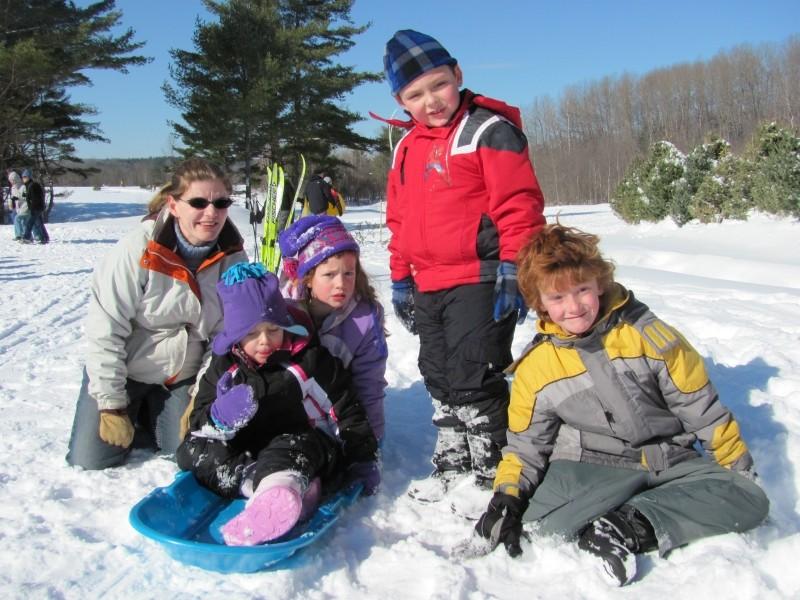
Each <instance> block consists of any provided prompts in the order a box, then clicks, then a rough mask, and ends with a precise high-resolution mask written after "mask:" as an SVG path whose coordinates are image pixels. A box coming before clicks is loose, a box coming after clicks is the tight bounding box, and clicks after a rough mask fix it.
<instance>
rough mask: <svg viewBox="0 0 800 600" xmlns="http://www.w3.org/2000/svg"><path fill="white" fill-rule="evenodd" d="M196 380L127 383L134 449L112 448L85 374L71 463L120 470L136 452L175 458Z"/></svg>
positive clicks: (70, 445)
mask: <svg viewBox="0 0 800 600" xmlns="http://www.w3.org/2000/svg"><path fill="white" fill-rule="evenodd" d="M193 384H194V378H191V379H185V380H183V381H179V382H177V383H175V384H173V385H170V386H168V387H165V386H163V385H155V384H149V383H141V382H139V381H134V380H133V379H128V380H126V383H125V390H126V392H127V393H128V400H129V404H128V416H129V417H130V419H131V422H132V423H133V425H134V427H135V428H136V435H135V437H134V439H133V444H132V446H131V448H120V447H119V446H112V445H111V444H107V443H105V442H104V441H103V440H101V439H100V434H99V433H98V432H97V429H98V427H99V425H100V411H99V410H98V409H97V401H96V400H95V399H94V398H92V397H91V396H90V395H89V378H88V376H87V375H86V369H84V371H83V382H82V383H81V391H80V393H79V395H78V403H77V405H76V407H75V419H74V421H73V423H72V434H71V435H70V440H69V451H68V452H67V463H68V464H70V465H72V466H76V467H83V468H84V469H87V470H100V469H105V468H108V467H116V466H118V465H121V464H122V463H123V462H125V459H126V458H127V456H128V454H129V453H130V451H131V449H132V448H143V447H144V448H152V449H154V450H158V451H160V452H161V453H162V454H165V455H169V454H174V453H175V450H177V448H178V445H179V444H180V443H181V439H180V436H179V433H178V432H179V430H180V419H181V415H183V412H184V411H185V410H186V407H187V406H188V405H189V389H190V388H191V386H192V385H193Z"/></svg>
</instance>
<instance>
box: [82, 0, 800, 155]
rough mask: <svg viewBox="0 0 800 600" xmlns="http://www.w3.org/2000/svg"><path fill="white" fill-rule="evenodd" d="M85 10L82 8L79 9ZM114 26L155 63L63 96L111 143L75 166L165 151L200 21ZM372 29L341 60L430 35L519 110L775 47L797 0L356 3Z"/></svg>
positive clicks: (152, 8)
mask: <svg viewBox="0 0 800 600" xmlns="http://www.w3.org/2000/svg"><path fill="white" fill-rule="evenodd" d="M77 4H79V5H84V6H85V5H87V4H89V0H78V2H77ZM117 7H118V8H119V9H120V10H121V11H122V12H123V18H122V24H123V27H124V28H127V27H132V28H133V29H134V30H135V31H136V34H137V35H136V39H137V40H139V41H146V42H147V43H146V45H145V47H144V48H143V49H142V51H141V53H142V54H144V55H146V56H152V57H153V58H154V60H153V62H152V63H150V64H148V65H146V66H143V67H133V68H131V70H130V72H129V73H128V74H127V75H123V74H120V73H106V72H91V73H90V77H91V78H92V80H93V82H94V85H93V86H92V87H83V88H75V89H73V90H71V95H72V98H73V100H75V101H79V102H83V103H86V104H90V105H92V106H94V107H95V108H96V109H97V111H98V114H97V115H96V116H95V117H94V118H93V119H91V120H93V121H96V122H97V123H98V124H99V125H100V128H101V130H102V132H103V134H104V135H105V137H107V138H109V139H110V141H111V143H109V144H101V143H84V142H78V143H76V147H77V153H78V156H80V157H81V158H132V157H137V158H139V157H147V156H159V155H164V154H168V153H169V149H170V132H171V129H170V127H169V125H168V123H167V121H168V120H173V121H174V120H180V114H179V113H178V112H177V111H175V109H173V108H172V107H170V106H168V105H167V103H166V101H165V100H164V96H163V93H162V92H161V84H162V83H163V82H164V81H166V80H168V79H169V61H170V56H169V50H170V49H171V48H183V49H192V32H193V31H194V27H195V21H196V19H197V18H200V19H201V20H207V19H209V18H210V17H209V15H208V14H207V13H206V11H205V9H204V8H203V5H202V2H201V1H200V0H117ZM351 15H352V18H353V21H354V22H355V23H356V24H358V25H361V24H365V23H367V22H371V23H372V26H371V27H370V28H369V29H368V30H367V31H366V32H365V33H363V34H362V35H360V36H358V37H357V38H356V45H355V46H354V47H353V48H352V49H351V50H350V52H348V53H347V54H345V55H341V56H340V60H339V62H340V63H342V64H346V65H352V66H354V67H356V68H357V69H359V70H372V71H379V70H381V69H382V56H383V48H384V44H385V43H386V40H387V39H389V37H391V35H392V34H393V33H394V32H395V31H396V30H398V29H409V28H410V29H417V30H419V31H423V32H425V33H428V34H430V35H433V36H434V37H436V38H437V39H439V41H440V42H441V43H442V44H444V45H445V46H446V47H447V48H448V50H449V51H450V53H451V54H453V55H454V56H455V57H456V58H457V59H458V61H459V63H460V64H461V67H462V69H463V71H464V76H465V86H466V87H469V88H470V89H472V90H473V91H476V92H480V93H482V94H486V95H488V96H493V97H496V98H499V99H502V100H505V101H506V102H508V103H510V104H515V105H517V106H520V107H522V108H525V107H526V106H529V105H530V104H531V102H532V101H533V99H534V98H536V97H537V96H542V95H545V94H549V95H551V96H554V97H556V96H558V95H559V94H560V93H561V91H562V90H563V89H564V88H565V87H566V86H569V85H572V84H580V83H585V82H590V81H594V80H597V79H600V78H602V77H604V76H606V75H610V76H615V75H621V74H622V73H626V72H627V73H632V74H634V75H641V74H643V73H646V72H647V71H649V70H651V69H654V68H658V67H665V66H669V65H672V64H676V63H681V62H693V61H696V60H706V59H709V58H711V57H712V56H714V54H716V53H717V52H719V51H720V50H728V49H730V48H733V47H734V46H737V45H740V44H751V45H759V44H762V43H781V42H783V41H785V40H786V39H787V38H788V37H789V36H791V35H798V34H800V1H798V0H761V1H757V0H752V1H746V0H728V1H723V0H671V1H669V2H656V1H645V0H616V1H613V0H605V1H600V0H597V1H590V0H573V1H568V0H564V1H563V2H558V1H556V0H549V1H542V0H494V1H493V2H492V1H487V0H481V1H478V0H435V1H431V0H394V1H388V0H356V2H355V4H354V7H353V11H352V13H351ZM346 103H347V106H348V107H349V108H350V109H351V110H353V111H355V112H357V113H359V114H362V115H363V116H364V117H365V120H364V121H363V122H362V123H360V124H359V125H358V126H357V130H358V131H359V133H362V134H364V135H373V134H375V133H376V131H377V130H378V128H379V124H378V123H377V122H375V121H373V120H371V119H369V118H368V117H367V111H369V110H371V111H373V112H376V113H378V114H381V115H384V116H389V115H391V113H392V111H394V109H395V108H396V104H395V103H394V100H393V99H392V97H391V96H390V94H389V87H388V85H387V84H386V83H385V82H382V83H376V84H369V85H364V86H361V87H360V88H357V89H356V91H355V92H354V93H353V94H352V95H350V96H349V97H348V98H347V100H346Z"/></svg>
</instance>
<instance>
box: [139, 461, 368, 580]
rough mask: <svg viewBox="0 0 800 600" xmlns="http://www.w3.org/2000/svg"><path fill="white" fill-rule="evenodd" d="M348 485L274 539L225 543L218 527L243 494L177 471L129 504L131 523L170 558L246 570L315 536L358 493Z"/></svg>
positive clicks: (261, 566)
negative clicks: (223, 493) (220, 491)
mask: <svg viewBox="0 0 800 600" xmlns="http://www.w3.org/2000/svg"><path fill="white" fill-rule="evenodd" d="M362 489H363V487H362V486H361V484H358V485H354V486H352V487H349V488H347V489H344V490H341V491H339V492H337V493H335V494H333V495H332V496H329V497H328V498H327V499H325V501H324V502H323V503H322V504H321V505H320V506H319V508H318V509H317V511H316V512H315V513H314V515H313V516H312V517H311V518H310V519H309V520H307V521H305V522H304V523H299V524H298V525H297V526H295V527H294V529H292V530H291V531H290V532H289V533H287V534H286V535H284V536H283V537H281V538H279V539H278V540H276V541H275V542H270V543H267V544H262V545H260V546H226V545H225V542H224V541H223V539H222V534H221V533H220V527H221V526H222V525H223V524H224V523H226V522H227V521H228V520H230V519H231V518H233V516H234V515H236V514H237V513H238V512H240V511H241V510H242V508H244V503H245V501H244V499H237V500H229V499H226V498H222V497H220V496H218V495H216V494H215V493H214V492H212V491H210V490H208V489H206V488H204V487H203V486H201V485H200V484H199V483H197V480H196V479H195V478H194V475H192V474H191V473H189V472H182V473H179V474H178V475H177V476H176V477H175V480H174V481H173V482H172V483H171V484H170V485H169V486H167V487H159V488H156V489H154V490H153V491H152V492H150V493H149V494H147V496H145V497H144V498H142V499H141V500H140V501H139V502H138V503H136V505H135V506H134V507H133V508H132V509H131V513H130V522H131V525H132V526H133V528H134V529H135V530H136V531H138V532H139V533H141V534H142V535H144V536H145V537H148V538H150V539H152V540H154V541H156V542H158V543H159V544H161V545H162V546H164V549H165V550H166V551H167V553H168V554H169V555H170V556H171V557H172V558H174V559H176V560H179V561H181V562H184V563H187V564H190V565H194V566H196V567H200V568H201V569H208V570H211V571H220V572H222V573H252V572H254V571H260V570H262V569H266V568H268V567H270V566H272V565H275V564H276V563H279V562H281V561H283V560H286V559H287V558H289V557H290V556H292V555H293V554H294V553H295V552H297V551H298V550H300V549H301V548H304V547H305V546H308V545H309V544H311V543H313V542H316V541H317V540H318V539H319V537H320V536H321V535H322V534H323V533H325V532H326V531H327V530H328V529H329V528H330V527H331V526H332V525H333V524H334V523H336V521H337V520H338V519H339V516H340V514H341V512H342V510H343V509H345V508H347V507H348V506H350V505H351V504H353V502H355V501H356V500H357V499H358V496H359V495H360V494H361V490H362Z"/></svg>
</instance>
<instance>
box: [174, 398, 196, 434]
mask: <svg viewBox="0 0 800 600" xmlns="http://www.w3.org/2000/svg"><path fill="white" fill-rule="evenodd" d="M194 397H195V396H194V394H192V397H191V398H189V406H187V407H186V410H185V411H183V414H182V415H181V421H180V429H179V430H178V435H180V437H181V440H183V439H185V438H186V434H187V433H189V428H190V423H189V417H191V416H192V411H193V410H194Z"/></svg>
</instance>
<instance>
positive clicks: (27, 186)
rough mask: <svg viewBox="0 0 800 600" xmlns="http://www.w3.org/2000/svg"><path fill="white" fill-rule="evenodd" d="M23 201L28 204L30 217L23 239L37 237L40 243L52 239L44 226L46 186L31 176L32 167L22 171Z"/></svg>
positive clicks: (27, 239) (29, 239)
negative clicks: (43, 186)
mask: <svg viewBox="0 0 800 600" xmlns="http://www.w3.org/2000/svg"><path fill="white" fill-rule="evenodd" d="M22 183H23V185H24V188H23V190H22V201H23V202H26V203H27V204H28V212H29V217H28V220H27V223H26V224H25V231H24V232H23V233H22V241H23V242H25V241H31V240H33V238H36V241H37V242H38V243H40V244H46V243H48V242H49V241H50V235H49V234H48V233H47V228H46V227H45V226H44V210H45V208H46V206H45V199H44V188H42V184H40V183H39V182H38V181H35V180H34V179H33V178H32V177H31V172H30V169H25V170H23V171H22Z"/></svg>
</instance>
